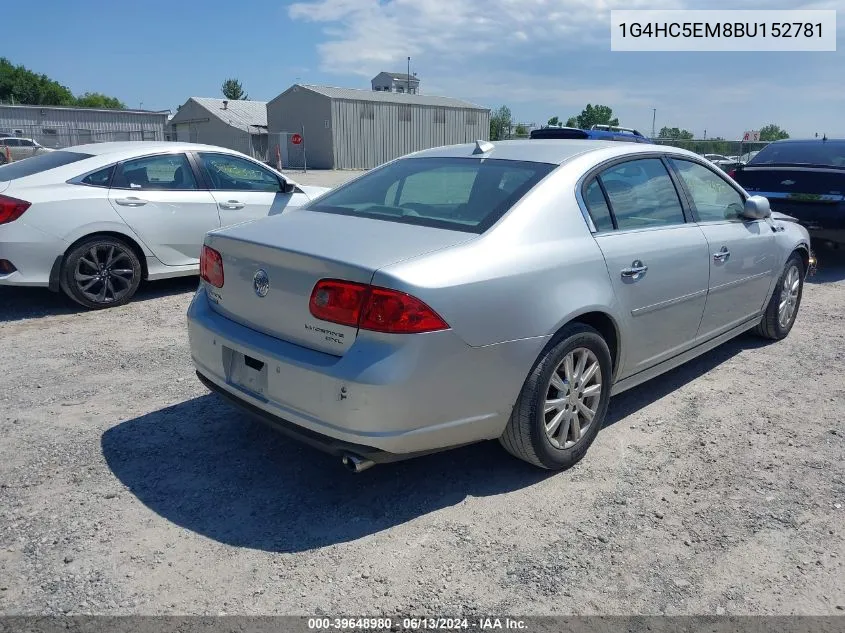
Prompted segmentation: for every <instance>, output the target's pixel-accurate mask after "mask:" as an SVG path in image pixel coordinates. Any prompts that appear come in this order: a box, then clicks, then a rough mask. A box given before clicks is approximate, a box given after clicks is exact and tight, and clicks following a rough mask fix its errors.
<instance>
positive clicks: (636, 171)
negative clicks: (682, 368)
mask: <svg viewBox="0 0 845 633" xmlns="http://www.w3.org/2000/svg"><path fill="white" fill-rule="evenodd" d="M584 193H585V195H584V198H585V201H586V203H587V206H588V207H589V210H590V214H591V216H592V217H593V222H594V224H595V225H596V228H597V229H598V232H597V233H596V236H595V238H596V242H597V243H598V245H599V247H600V248H601V250H602V253H603V254H604V258H605V262H606V264H607V269H608V273H609V274H610V279H611V282H612V283H613V286H614V290H615V293H616V297H617V300H618V301H619V303H620V305H621V308H622V310H621V313H622V314H621V318H622V319H623V321H624V323H623V326H624V328H625V330H626V331H627V337H626V341H627V342H626V344H625V346H624V349H623V350H622V353H623V365H622V371H621V373H620V375H619V377H620V378H625V377H627V376H631V375H633V374H636V373H639V372H641V371H643V370H645V369H648V368H649V367H651V366H653V365H656V364H658V363H660V362H661V361H664V360H667V359H669V358H671V357H672V356H675V355H676V354H678V353H680V352H682V351H684V350H685V349H688V348H689V347H691V346H692V345H693V344H694V342H695V335H696V332H697V330H698V324H699V323H700V321H701V315H702V313H703V311H704V303H705V300H706V297H707V282H708V275H709V270H708V248H707V240H706V239H705V238H704V235H703V233H702V232H701V229H699V228H698V226H696V225H695V224H693V223H687V222H686V218H685V216H684V211H683V208H682V206H681V202H680V199H679V196H678V192H677V190H676V189H675V185H674V184H673V182H672V179H671V178H670V176H669V172H668V170H667V168H666V165H665V164H664V162H663V161H662V160H661V159H660V158H657V157H655V158H642V159H636V160H630V161H626V162H622V163H617V164H615V165H613V166H611V167H609V168H607V169H606V170H604V171H603V172H601V173H600V174H599V175H598V176H597V177H596V179H594V180H593V181H591V182H590V183H588V184H587V187H586V189H585V192H584Z"/></svg>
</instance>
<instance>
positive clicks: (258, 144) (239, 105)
mask: <svg viewBox="0 0 845 633" xmlns="http://www.w3.org/2000/svg"><path fill="white" fill-rule="evenodd" d="M170 129H171V130H172V133H171V135H172V137H173V140H176V141H187V142H191V143H206V144H208V145H219V146H221V147H228V148H229V149H233V150H236V151H238V152H243V153H244V154H249V155H250V156H253V157H255V158H259V159H261V160H267V104H266V103H265V102H264V101H245V100H232V99H212V98H210V97H191V98H190V99H188V100H187V101H186V102H185V103H184V104H183V105H181V106H179V109H178V111H177V112H176V114H175V115H174V116H173V118H172V119H170Z"/></svg>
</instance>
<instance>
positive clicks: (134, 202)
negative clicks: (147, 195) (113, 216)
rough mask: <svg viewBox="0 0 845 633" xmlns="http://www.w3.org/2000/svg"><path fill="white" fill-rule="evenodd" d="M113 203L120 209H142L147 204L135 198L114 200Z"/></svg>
mask: <svg viewBox="0 0 845 633" xmlns="http://www.w3.org/2000/svg"><path fill="white" fill-rule="evenodd" d="M114 201H115V202H116V203H117V204H119V205H120V206H122V207H143V206H144V205H145V204H147V201H146V200H144V199H142V198H136V197H135V196H129V197H128V198H115V200H114Z"/></svg>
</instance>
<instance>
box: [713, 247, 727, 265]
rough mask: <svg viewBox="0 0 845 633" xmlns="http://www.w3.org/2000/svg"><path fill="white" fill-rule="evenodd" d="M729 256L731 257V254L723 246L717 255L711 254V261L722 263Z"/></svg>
mask: <svg viewBox="0 0 845 633" xmlns="http://www.w3.org/2000/svg"><path fill="white" fill-rule="evenodd" d="M730 256H731V252H730V251H729V250H728V249H727V247H726V246H723V247H722V250H720V251H719V252H718V253H713V261H714V262H723V261H725V260H726V259H727V258H728V257H730Z"/></svg>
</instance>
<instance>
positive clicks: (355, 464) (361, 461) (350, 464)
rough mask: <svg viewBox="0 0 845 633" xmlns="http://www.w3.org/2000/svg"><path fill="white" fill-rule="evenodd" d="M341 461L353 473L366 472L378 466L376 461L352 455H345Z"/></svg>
mask: <svg viewBox="0 0 845 633" xmlns="http://www.w3.org/2000/svg"><path fill="white" fill-rule="evenodd" d="M341 461H342V462H343V465H344V466H345V467H346V469H347V470H350V471H352V472H353V473H360V472H364V471H365V470H367V469H368V468H372V467H373V466H375V465H376V463H375V462H374V461H372V460H370V459H365V458H363V457H358V455H354V454H352V453H346V454H344V456H343V458H342V459H341Z"/></svg>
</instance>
